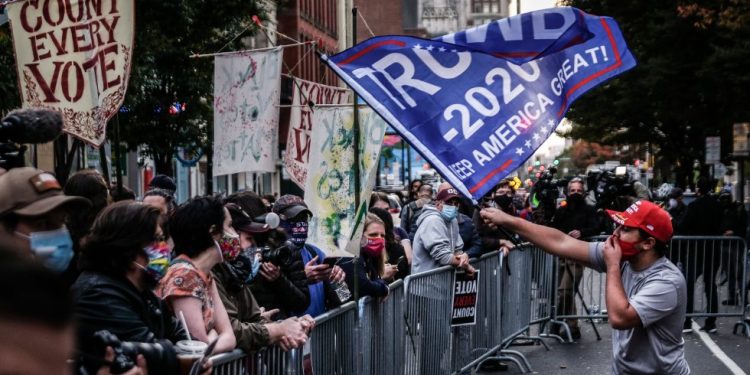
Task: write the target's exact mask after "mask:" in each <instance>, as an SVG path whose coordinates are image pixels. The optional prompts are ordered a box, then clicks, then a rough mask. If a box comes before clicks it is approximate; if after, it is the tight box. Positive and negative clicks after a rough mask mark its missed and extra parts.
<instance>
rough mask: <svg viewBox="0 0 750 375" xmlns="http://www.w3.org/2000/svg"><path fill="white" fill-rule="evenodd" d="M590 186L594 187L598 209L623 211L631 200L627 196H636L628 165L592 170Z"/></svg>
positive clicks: (589, 174) (588, 177)
mask: <svg viewBox="0 0 750 375" xmlns="http://www.w3.org/2000/svg"><path fill="white" fill-rule="evenodd" d="M587 180H588V186H591V187H593V190H594V198H595V199H596V208H597V209H614V210H619V211H622V210H623V209H624V208H625V207H627V206H628V205H629V204H630V202H629V200H627V199H626V198H627V197H635V196H636V193H635V191H634V189H633V185H634V181H632V180H631V179H630V175H629V174H628V170H627V167H626V166H618V167H616V168H615V169H614V170H604V171H590V172H589V173H588V176H587Z"/></svg>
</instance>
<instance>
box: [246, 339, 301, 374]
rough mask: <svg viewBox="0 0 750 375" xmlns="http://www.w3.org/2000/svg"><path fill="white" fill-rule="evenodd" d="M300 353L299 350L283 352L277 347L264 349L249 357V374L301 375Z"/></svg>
mask: <svg viewBox="0 0 750 375" xmlns="http://www.w3.org/2000/svg"><path fill="white" fill-rule="evenodd" d="M300 352H301V350H300V349H294V350H290V351H288V352H285V351H284V350H282V349H281V348H280V347H279V346H271V347H268V348H264V349H263V350H260V351H259V352H257V353H256V354H255V355H254V356H252V357H251V358H252V362H251V363H250V364H249V366H250V371H249V373H251V374H256V375H282V374H302V357H301V355H300V354H301V353H300Z"/></svg>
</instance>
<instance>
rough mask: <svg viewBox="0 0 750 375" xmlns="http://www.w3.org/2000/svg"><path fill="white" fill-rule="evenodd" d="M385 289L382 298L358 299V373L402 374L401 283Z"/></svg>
mask: <svg viewBox="0 0 750 375" xmlns="http://www.w3.org/2000/svg"><path fill="white" fill-rule="evenodd" d="M389 288H390V292H389V293H388V297H386V298H385V299H373V298H371V297H364V298H360V300H359V337H360V351H361V353H362V362H361V366H362V367H361V371H358V373H360V374H403V373H404V357H405V355H406V353H405V349H404V339H405V333H404V331H405V330H404V318H403V317H404V282H403V281H402V280H398V281H396V282H394V283H393V284H391V285H389Z"/></svg>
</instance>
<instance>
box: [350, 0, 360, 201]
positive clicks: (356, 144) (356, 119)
mask: <svg viewBox="0 0 750 375" xmlns="http://www.w3.org/2000/svg"><path fill="white" fill-rule="evenodd" d="M355 44H357V7H352V46H354V45H355ZM353 98H354V124H353V136H354V207H355V209H354V212H355V213H356V212H357V211H358V210H359V204H360V196H359V195H360V191H361V184H362V181H360V180H361V178H360V175H359V148H360V144H359V130H360V129H359V106H358V105H357V101H358V97H357V92H356V91H355V92H354V95H353Z"/></svg>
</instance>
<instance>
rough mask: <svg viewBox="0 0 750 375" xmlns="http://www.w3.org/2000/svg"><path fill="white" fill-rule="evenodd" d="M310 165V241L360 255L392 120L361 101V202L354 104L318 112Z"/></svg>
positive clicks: (335, 251)
mask: <svg viewBox="0 0 750 375" xmlns="http://www.w3.org/2000/svg"><path fill="white" fill-rule="evenodd" d="M312 120H313V124H315V125H314V126H315V131H314V132H313V133H312V139H311V141H310V165H314V166H316V167H315V168H311V169H310V170H309V173H308V176H307V181H306V183H305V203H307V206H308V208H309V209H310V211H312V212H313V213H314V214H313V217H312V219H311V220H310V230H309V237H308V239H307V242H309V243H311V244H314V245H316V246H318V247H319V248H320V249H322V250H323V251H324V252H325V253H326V255H327V256H336V257H339V256H344V257H352V256H356V255H358V254H359V247H360V246H359V238H360V237H361V234H362V224H364V219H365V214H366V213H367V204H368V203H369V201H370V194H371V193H372V189H373V185H374V184H375V174H376V173H377V169H378V168H377V167H378V158H380V145H381V144H382V142H383V136H384V135H385V128H386V126H387V124H386V123H385V121H383V119H382V118H381V117H380V116H379V115H378V114H377V113H375V111H373V110H372V109H371V108H367V107H364V106H360V110H359V123H360V132H359V134H360V138H359V139H360V140H359V145H360V154H359V162H360V165H359V172H360V183H361V187H360V200H359V201H360V205H359V207H356V206H355V202H354V195H355V188H354V132H353V129H354V108H352V107H343V106H342V107H320V108H316V109H315V112H313V117H312Z"/></svg>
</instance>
